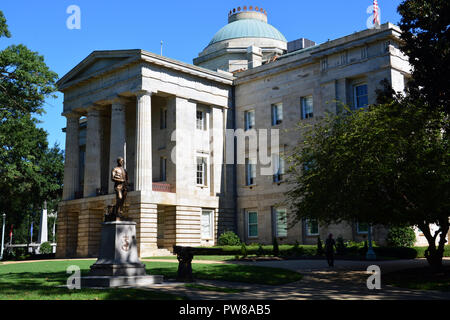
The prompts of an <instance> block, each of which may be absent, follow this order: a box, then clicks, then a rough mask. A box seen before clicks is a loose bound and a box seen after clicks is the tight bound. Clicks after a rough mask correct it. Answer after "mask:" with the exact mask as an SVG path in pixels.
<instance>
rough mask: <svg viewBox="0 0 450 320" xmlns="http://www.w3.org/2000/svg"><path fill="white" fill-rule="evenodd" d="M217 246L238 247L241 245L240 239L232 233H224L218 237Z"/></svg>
mask: <svg viewBox="0 0 450 320" xmlns="http://www.w3.org/2000/svg"><path fill="white" fill-rule="evenodd" d="M218 244H219V246H238V245H240V244H241V239H239V237H238V235H237V234H235V233H234V232H233V231H226V232H224V233H222V234H221V235H220V237H219V240H218Z"/></svg>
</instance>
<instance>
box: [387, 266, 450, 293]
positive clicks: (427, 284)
mask: <svg viewBox="0 0 450 320" xmlns="http://www.w3.org/2000/svg"><path fill="white" fill-rule="evenodd" d="M443 271H444V272H442V273H438V274H435V273H433V272H432V271H431V268H429V267H425V268H415V269H407V270H401V271H398V272H392V273H388V274H386V275H384V276H382V280H381V281H383V282H384V283H385V284H390V285H393V286H396V287H401V288H409V289H416V290H438V291H450V267H448V266H446V267H444V269H443Z"/></svg>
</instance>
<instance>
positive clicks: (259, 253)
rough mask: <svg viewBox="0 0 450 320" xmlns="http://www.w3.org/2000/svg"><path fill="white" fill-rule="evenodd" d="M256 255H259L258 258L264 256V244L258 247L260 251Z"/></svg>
mask: <svg viewBox="0 0 450 320" xmlns="http://www.w3.org/2000/svg"><path fill="white" fill-rule="evenodd" d="M256 255H257V256H258V257H261V256H264V249H263V247H262V244H260V245H259V246H258V251H256Z"/></svg>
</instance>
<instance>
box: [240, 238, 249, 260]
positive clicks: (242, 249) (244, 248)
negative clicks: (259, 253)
mask: <svg viewBox="0 0 450 320" xmlns="http://www.w3.org/2000/svg"><path fill="white" fill-rule="evenodd" d="M241 255H242V257H243V258H246V257H247V255H248V253H247V247H246V246H245V243H244V242H242V245H241Z"/></svg>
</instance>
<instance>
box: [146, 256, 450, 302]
mask: <svg viewBox="0 0 450 320" xmlns="http://www.w3.org/2000/svg"><path fill="white" fill-rule="evenodd" d="M196 262H198V263H203V262H205V260H203V261H202V260H197V261H196ZM216 263H229V262H227V261H221V262H217V261H216ZM234 263H235V262H234ZM238 263H239V264H246V265H257V266H267V267H276V268H285V269H289V270H293V271H297V272H300V273H302V274H303V275H304V277H303V279H302V280H300V281H297V282H293V283H290V284H287V285H281V286H270V285H254V284H242V283H231V282H223V281H209V280H208V281H207V280H197V281H196V282H195V283H196V284H202V285H210V286H218V287H226V288H234V289H242V290H244V291H243V292H240V293H221V292H212V291H204V290H197V289H191V288H187V287H185V286H184V284H183V283H176V282H166V283H163V284H160V285H154V286H152V287H151V289H152V290H155V289H156V290H164V291H165V292H169V293H174V294H183V295H186V296H188V297H189V298H190V299H194V300H231V299H233V300H239V299H244V300H254V299H264V300H304V299H326V300H328V299H346V300H347V299H348V300H354V299H357V300H359V299H364V300H365V299H383V300H398V299H407V300H415V299H420V300H423V299H426V300H429V299H450V292H437V291H419V290H410V289H402V288H396V287H392V286H388V285H383V283H382V285H381V289H380V290H369V289H367V285H366V281H367V278H368V276H369V275H368V274H366V269H367V266H369V265H372V264H375V265H378V266H379V267H380V269H381V281H383V273H388V272H392V271H397V270H402V269H409V268H417V267H424V266H427V261H426V260H425V259H415V260H394V261H374V262H370V261H343V260H337V261H336V262H335V264H336V266H335V268H328V267H324V264H326V261H324V260H285V261H261V262H238ZM444 263H445V264H446V265H450V259H445V261H444ZM149 289H150V287H149Z"/></svg>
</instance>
